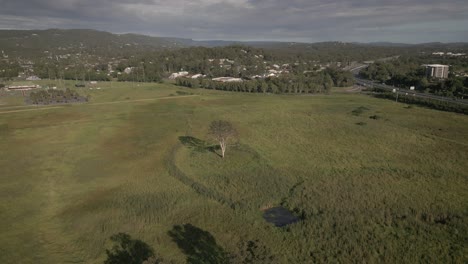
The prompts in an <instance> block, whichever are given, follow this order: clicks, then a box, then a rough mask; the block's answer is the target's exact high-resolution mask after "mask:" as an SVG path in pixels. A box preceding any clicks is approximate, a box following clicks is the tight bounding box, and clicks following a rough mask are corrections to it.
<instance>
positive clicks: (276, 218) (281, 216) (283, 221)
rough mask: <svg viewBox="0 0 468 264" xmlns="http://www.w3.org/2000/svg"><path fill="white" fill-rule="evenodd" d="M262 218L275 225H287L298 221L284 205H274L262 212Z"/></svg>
mask: <svg viewBox="0 0 468 264" xmlns="http://www.w3.org/2000/svg"><path fill="white" fill-rule="evenodd" d="M263 218H264V219H265V220H266V221H267V222H268V223H272V224H274V225H275V226H277V227H282V226H287V225H290V224H292V223H295V222H297V221H299V218H297V217H296V216H295V215H293V214H292V213H291V212H290V211H289V210H288V209H286V208H284V207H274V208H271V209H268V210H266V211H265V212H264V213H263Z"/></svg>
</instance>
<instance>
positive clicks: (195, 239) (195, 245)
mask: <svg viewBox="0 0 468 264" xmlns="http://www.w3.org/2000/svg"><path fill="white" fill-rule="evenodd" d="M168 234H169V236H170V237H171V238H172V239H173V241H174V242H175V243H176V244H177V246H179V248H180V249H181V250H182V251H183V252H184V254H185V255H187V263H190V264H202V263H203V264H211V263H216V264H218V263H228V262H229V258H228V254H227V253H226V252H225V251H224V249H223V248H222V247H220V246H219V245H218V244H217V243H216V240H215V238H214V237H213V236H212V235H211V234H210V233H209V232H207V231H205V230H203V229H200V228H198V227H196V226H193V225H191V224H185V225H176V226H174V227H173V228H172V230H171V231H169V232H168Z"/></svg>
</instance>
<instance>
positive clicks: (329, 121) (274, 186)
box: [0, 83, 468, 263]
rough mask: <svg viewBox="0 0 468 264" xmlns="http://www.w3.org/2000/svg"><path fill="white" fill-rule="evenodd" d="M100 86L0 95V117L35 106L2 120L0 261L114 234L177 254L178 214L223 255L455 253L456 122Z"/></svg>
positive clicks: (83, 253)
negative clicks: (59, 96) (285, 216)
mask: <svg viewBox="0 0 468 264" xmlns="http://www.w3.org/2000/svg"><path fill="white" fill-rule="evenodd" d="M106 85H108V86H101V87H102V89H100V90H96V89H93V90H90V89H88V88H84V89H85V90H84V91H85V93H89V94H91V98H92V99H91V102H90V103H88V104H77V105H67V106H57V108H49V109H44V107H29V106H26V107H25V106H21V105H20V104H21V102H22V101H21V100H20V99H18V96H9V97H8V99H6V98H7V97H6V96H4V97H1V98H0V102H4V105H1V106H0V112H6V111H11V110H15V109H16V110H18V109H21V110H33V109H43V110H40V111H36V110H34V111H23V112H9V113H3V114H0V149H1V152H0V198H1V202H0V234H1V237H0V251H1V252H0V263H101V262H102V261H103V260H104V259H105V248H108V247H109V241H108V238H109V237H110V236H111V235H113V234H115V233H118V232H125V233H128V234H131V235H132V236H133V237H135V238H138V239H141V240H143V241H145V242H147V243H148V244H150V245H151V246H152V247H154V248H155V251H156V252H157V254H158V255H160V256H162V257H163V258H164V259H166V260H169V261H173V262H174V263H184V262H185V259H186V255H185V254H184V253H183V252H182V251H181V249H179V247H178V245H177V244H176V243H175V242H174V241H173V239H172V238H171V236H170V235H169V234H168V231H170V230H173V228H174V226H175V225H182V224H186V223H190V224H192V225H194V226H196V227H198V228H200V229H202V230H205V231H207V232H209V233H211V234H212V235H213V237H214V238H215V239H216V242H217V243H218V245H220V246H221V247H223V248H224V249H225V250H226V251H227V252H230V253H232V254H234V255H237V256H241V255H243V254H244V255H245V252H246V249H245V244H246V243H245V242H246V241H255V244H256V246H257V248H256V249H255V250H254V251H255V254H256V255H257V256H260V257H261V256H264V257H265V258H267V257H272V258H273V260H271V259H270V260H268V261H265V263H316V262H319V263H320V262H322V263H323V262H332V263H336V262H342V263H347V262H374V263H382V262H387V263H416V262H426V263H466V261H467V254H468V252H467V248H468V247H467V243H468V241H467V237H468V164H467V160H468V134H467V131H468V116H466V115H460V114H454V113H446V112H440V111H435V110H430V109H424V108H419V107H412V108H407V107H405V105H403V104H398V103H394V102H391V101H387V100H380V99H375V98H371V97H367V96H363V95H352V94H337V93H335V94H332V95H319V96H274V95H260V94H238V93H229V92H226V93H223V92H215V91H208V90H189V89H185V90H182V89H180V88H177V87H175V86H172V85H168V84H161V85H159V84H140V86H137V85H135V87H132V85H131V84H122V83H120V84H116V83H114V84H113V86H112V87H110V84H106ZM98 86H99V85H98ZM177 91H186V92H190V93H194V96H191V97H184V96H186V95H184V96H182V95H180V92H179V95H178V93H177ZM158 98H159V99H158ZM142 99H143V100H142ZM148 99H150V100H148ZM370 117H372V118H370ZM217 119H223V120H229V121H231V122H232V123H233V124H234V125H235V126H236V127H237V128H238V130H239V133H240V140H239V142H237V144H236V145H235V146H232V147H230V148H228V150H227V152H226V159H225V160H222V159H221V158H219V156H218V155H217V154H215V153H213V152H212V151H211V150H212V149H213V148H212V147H211V146H212V145H213V144H214V143H215V142H213V141H211V140H210V138H209V137H208V136H207V129H208V125H209V123H210V122H211V121H213V120H217ZM277 205H282V206H284V207H286V208H289V209H290V210H292V211H294V212H295V214H296V215H297V216H299V217H300V218H301V221H300V222H298V223H296V224H293V225H291V226H288V227H285V228H276V227H274V226H272V225H271V224H268V223H266V222H265V221H264V220H263V219H262V211H261V209H262V208H267V207H270V206H277ZM247 251H248V250H247ZM240 259H241V257H237V258H235V259H234V260H233V261H238V262H240ZM257 262H260V260H259V261H257Z"/></svg>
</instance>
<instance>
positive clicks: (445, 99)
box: [350, 65, 468, 106]
mask: <svg viewBox="0 0 468 264" xmlns="http://www.w3.org/2000/svg"><path fill="white" fill-rule="evenodd" d="M367 66H368V65H361V66H358V67H355V68H353V69H351V70H350V71H351V72H352V73H354V75H355V76H354V78H355V80H356V83H357V84H359V85H362V86H365V87H371V88H379V89H382V90H386V91H389V92H393V91H394V90H395V93H398V95H403V96H408V95H409V96H414V97H419V98H425V99H432V100H438V101H442V102H448V103H453V104H459V105H467V106H468V100H462V99H454V98H448V97H444V96H438V95H433V94H427V93H421V92H417V91H414V90H410V89H405V88H399V87H394V86H391V85H386V84H381V83H377V82H374V81H370V80H366V79H362V78H359V77H358V74H359V71H360V70H361V69H363V68H366V67H367Z"/></svg>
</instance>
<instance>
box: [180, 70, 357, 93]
mask: <svg viewBox="0 0 468 264" xmlns="http://www.w3.org/2000/svg"><path fill="white" fill-rule="evenodd" d="M353 84H354V78H353V76H352V74H351V73H350V72H344V71H338V70H334V69H327V70H326V71H323V72H314V73H307V74H301V75H293V74H287V75H284V76H280V77H274V78H265V79H254V80H246V81H242V82H219V81H212V80H209V79H203V78H200V79H191V78H177V79H176V85H179V86H184V87H189V88H205V89H214V90H222V91H233V92H247V93H275V94H283V93H298V94H302V93H329V92H330V90H331V88H332V87H334V86H337V87H348V86H351V85H353Z"/></svg>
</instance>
